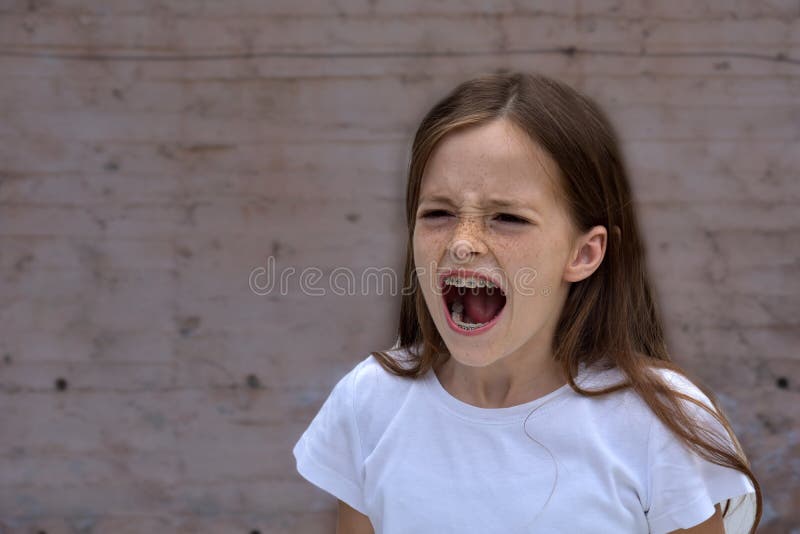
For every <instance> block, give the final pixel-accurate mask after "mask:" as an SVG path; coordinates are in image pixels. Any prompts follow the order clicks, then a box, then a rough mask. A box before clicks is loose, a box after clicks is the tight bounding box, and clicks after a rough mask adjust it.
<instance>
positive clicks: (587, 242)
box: [564, 226, 608, 282]
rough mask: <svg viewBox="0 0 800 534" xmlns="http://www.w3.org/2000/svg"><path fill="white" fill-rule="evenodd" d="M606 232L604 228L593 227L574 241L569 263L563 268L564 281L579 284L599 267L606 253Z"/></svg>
mask: <svg viewBox="0 0 800 534" xmlns="http://www.w3.org/2000/svg"><path fill="white" fill-rule="evenodd" d="M607 238H608V231H607V230H606V227H605V226H595V227H594V228H592V229H591V230H589V231H588V232H586V233H585V234H582V235H579V236H578V237H577V238H576V239H575V240H574V244H575V245H574V247H573V249H572V254H571V255H570V261H569V263H568V264H567V266H566V267H565V268H564V280H565V281H567V282H580V281H581V280H583V279H585V278H588V277H589V276H590V275H591V274H592V273H593V272H595V271H596V270H597V268H598V267H600V263H602V261H603V257H604V256H605V253H606V240H607Z"/></svg>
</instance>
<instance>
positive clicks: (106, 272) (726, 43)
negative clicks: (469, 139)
mask: <svg viewBox="0 0 800 534" xmlns="http://www.w3.org/2000/svg"><path fill="white" fill-rule="evenodd" d="M488 4H491V7H488V8H487V7H486V5H488ZM532 6H535V7H532ZM499 67H510V68H516V69H523V70H524V69H527V70H540V71H542V72H545V73H547V74H551V75H554V76H557V77H559V78H561V79H563V80H565V81H567V82H570V83H572V84H574V85H575V86H577V87H578V88H580V89H583V90H585V91H586V92H588V93H589V94H590V95H592V96H594V97H596V99H597V100H598V101H599V102H600V103H601V104H602V105H604V106H605V108H606V109H607V110H608V112H609V114H610V116H611V117H612V119H613V120H614V122H615V123H616V125H617V127H618V129H619V131H620V134H621V136H622V138H623V140H624V144H625V149H626V153H627V157H628V159H629V162H630V168H631V175H632V181H633V187H634V189H635V195H636V200H637V202H638V207H639V210H640V216H641V219H642V224H643V227H644V231H645V232H646V236H647V240H648V253H649V262H650V265H651V272H652V275H653V277H654V282H655V284H656V286H657V289H658V293H659V295H660V298H661V299H662V306H663V309H664V313H665V316H666V320H667V325H666V326H667V328H668V333H669V338H670V347H671V349H672V351H673V353H674V354H675V358H676V359H677V360H678V361H679V362H681V363H684V364H686V366H687V367H688V368H689V369H690V370H692V371H694V372H696V373H697V374H698V375H699V376H701V377H702V378H703V379H704V380H705V381H706V383H707V384H708V385H710V386H711V387H712V388H713V389H714V390H715V391H716V392H717V393H718V394H719V397H720V399H721V401H722V403H723V406H724V407H725V408H726V409H727V411H728V414H729V415H730V417H731V419H732V421H733V423H734V426H735V429H736V430H737V432H738V435H739V436H740V438H741V440H742V442H743V445H744V446H745V448H746V450H747V451H748V452H749V454H750V456H751V459H752V462H753V466H754V468H755V471H756V472H757V474H758V475H759V477H760V481H761V483H762V485H763V488H764V491H765V512H764V523H763V525H764V528H763V529H762V530H761V531H762V532H767V533H770V532H774V533H785V532H790V531H791V532H798V530H792V529H800V463H798V458H800V424H798V416H797V412H796V407H797V406H798V405H800V393H799V392H800V356H799V355H798V351H797V346H798V343H800V331H799V329H798V319H797V317H798V315H799V314H800V299H798V294H799V293H800V292H799V291H798V289H800V284H799V282H798V281H799V280H800V277H799V276H798V274H799V272H798V271H800V252H798V251H800V239H798V236H799V235H800V232H798V230H799V229H800V211H799V210H798V201H799V200H800V180H798V171H800V150H798V141H800V4H798V2H796V1H774V2H710V1H690V0H679V1H661V2H650V1H639V2H637V1H598V2H569V1H566V2H564V1H552V2H541V3H533V2H512V1H506V2H499V1H498V2H477V1H472V2H466V1H461V0H459V1H456V0H451V1H447V2H427V1H419V0H417V1H403V2H399V1H397V2H385V1H382V2H379V1H377V0H373V1H365V2H360V1H344V0H343V1H339V2H328V1H322V0H317V1H302V2H298V1H269V2H266V1H263V2H262V1H257V0H238V1H233V0H225V1H222V0H218V1H211V0H209V1H203V2H200V1H194V0H192V1H189V0H184V1H173V2H166V1H161V0H152V1H148V2H124V1H121V0H114V1H103V2H88V1H85V0H84V1H80V0H64V1H48V0H28V1H22V0H19V1H12V0H0V269H1V271H0V403H2V410H0V429H1V430H0V432H1V433H2V435H1V436H0V532H26V533H27V532H38V531H43V532H47V533H48V534H57V533H67V532H69V533H72V532H76V533H77V532H80V533H106V532H114V533H117V534H126V533H150V532H186V533H188V532H200V533H212V532H214V533H216V532H251V533H252V532H258V533H276V534H277V533H289V532H308V533H323V532H332V529H333V526H332V525H333V521H334V517H335V514H334V507H333V505H334V500H333V498H332V497H331V496H329V495H327V494H325V493H324V492H322V491H321V490H319V489H317V488H316V487H314V486H312V485H310V484H309V483H307V482H305V481H304V480H303V479H301V478H300V477H299V475H297V474H296V472H295V468H294V459H293V457H292V455H291V447H292V445H293V444H294V443H295V441H296V440H297V438H298V437H299V435H300V433H301V432H302V431H303V429H304V428H305V427H306V425H307V424H308V423H309V422H310V420H311V418H312V417H313V415H314V414H315V413H316V411H317V410H318V409H319V407H320V405H321V404H322V402H323V401H324V399H325V397H326V396H327V394H328V393H329V391H330V389H331V387H332V386H333V385H334V384H335V383H336V381H337V380H338V379H339V378H340V377H341V376H342V375H343V374H344V373H345V372H347V371H348V370H349V369H350V368H351V367H352V366H353V365H355V363H356V362H357V361H359V360H361V359H363V358H364V357H366V355H367V354H368V352H369V351H370V350H374V349H381V348H386V347H387V346H389V345H390V344H391V342H392V337H393V332H394V328H395V324H394V321H395V318H396V315H397V307H398V303H399V301H398V298H397V297H395V296H392V295H389V294H384V295H376V294H375V291H372V292H370V294H369V295H341V296H340V295H334V294H331V291H330V288H328V290H327V293H328V294H327V295H326V296H322V297H320V296H316V297H314V296H309V295H306V294H304V292H303V291H302V289H301V288H300V286H299V281H298V279H297V276H298V275H299V272H300V271H302V270H303V269H305V268H309V267H318V268H319V269H321V270H322V273H323V274H324V276H325V277H328V276H329V275H330V274H331V272H332V270H333V269H335V268H337V267H346V268H349V269H351V270H352V271H353V272H354V273H356V274H360V273H363V271H364V269H365V268H367V267H370V266H372V267H392V268H394V269H399V268H400V266H401V263H402V254H403V246H404V242H403V240H404V236H405V227H404V224H405V223H404V220H403V211H402V202H403V192H404V179H405V170H406V165H407V163H408V155H409V150H410V145H411V137H412V135H413V133H414V130H415V128H416V126H417V124H418V122H419V120H420V119H421V118H422V115H423V114H424V112H425V111H426V110H427V109H428V108H429V107H430V106H431V105H432V104H433V103H434V102H435V101H436V100H437V99H438V98H440V97H441V96H443V94H444V93H445V92H446V91H448V90H449V89H450V88H452V87H453V86H454V85H455V84H457V83H458V82H460V81H462V80H464V79H466V78H468V77H471V76H473V75H476V74H480V73H482V72H487V71H491V70H493V69H496V68H499ZM268 257H272V258H274V259H275V268H276V270H282V269H285V268H289V267H294V268H295V269H296V274H295V277H294V278H292V279H290V281H289V282H290V283H289V284H288V286H287V288H288V291H287V292H285V293H286V294H281V292H280V291H279V290H277V289H276V290H275V291H273V292H271V293H269V294H267V295H257V294H255V293H254V292H252V291H251V290H250V289H249V286H248V277H249V275H250V273H251V271H253V269H256V268H258V267H259V266H261V267H265V266H266V263H267V261H268V260H267V258H268ZM325 280H326V279H323V281H322V282H320V283H319V284H317V286H320V287H322V286H324V285H325V283H324V281H325Z"/></svg>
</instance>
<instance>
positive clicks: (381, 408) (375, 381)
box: [348, 350, 420, 455]
mask: <svg viewBox="0 0 800 534" xmlns="http://www.w3.org/2000/svg"><path fill="white" fill-rule="evenodd" d="M387 354H389V356H391V357H393V358H394V359H395V361H397V362H398V363H401V364H402V363H403V361H404V357H405V355H404V353H402V352H400V351H398V350H392V351H387ZM348 374H349V375H350V384H349V387H350V388H351V389H352V391H351V394H352V397H353V409H354V412H355V419H356V425H357V426H358V429H359V432H360V434H361V438H362V441H363V445H364V449H365V453H366V454H367V455H368V454H369V451H370V450H371V449H372V448H373V447H374V445H375V444H376V443H377V442H378V441H379V440H380V437H381V436H382V435H383V433H384V431H385V430H386V428H388V426H389V424H390V423H391V421H392V419H394V417H395V416H396V415H397V414H398V413H399V412H400V410H401V408H402V406H403V404H404V403H405V401H406V399H407V398H408V396H409V395H410V394H411V392H412V389H413V386H414V384H415V383H416V382H417V381H419V380H420V379H414V378H408V377H402V376H398V375H395V374H393V373H391V372H390V371H388V370H386V369H385V368H384V367H383V366H382V365H381V363H380V362H379V361H378V360H377V359H376V357H375V356H373V355H372V354H370V355H368V356H367V357H365V358H364V359H363V360H361V361H360V362H359V363H358V364H357V365H356V366H355V368H353V370H352V371H351V372H350V373H348Z"/></svg>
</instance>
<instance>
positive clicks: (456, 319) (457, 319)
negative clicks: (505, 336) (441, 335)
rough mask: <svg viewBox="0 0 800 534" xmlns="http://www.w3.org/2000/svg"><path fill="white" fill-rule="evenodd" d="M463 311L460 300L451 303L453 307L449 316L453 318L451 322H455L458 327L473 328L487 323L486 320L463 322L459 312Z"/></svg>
mask: <svg viewBox="0 0 800 534" xmlns="http://www.w3.org/2000/svg"><path fill="white" fill-rule="evenodd" d="M463 312H464V305H463V304H461V303H460V302H454V303H453V309H452V311H451V312H450V317H452V318H453V322H454V323H456V324H457V325H458V326H459V328H462V329H464V330H475V329H476V328H480V327H482V326H486V325H487V324H489V323H488V322H486V323H465V322H463V321H462V320H461V314H462V313H463Z"/></svg>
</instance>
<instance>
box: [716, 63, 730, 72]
mask: <svg viewBox="0 0 800 534" xmlns="http://www.w3.org/2000/svg"><path fill="white" fill-rule="evenodd" d="M714 70H731V64H730V62H728V61H717V62H716V63H714Z"/></svg>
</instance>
